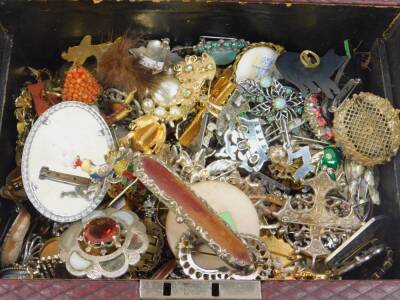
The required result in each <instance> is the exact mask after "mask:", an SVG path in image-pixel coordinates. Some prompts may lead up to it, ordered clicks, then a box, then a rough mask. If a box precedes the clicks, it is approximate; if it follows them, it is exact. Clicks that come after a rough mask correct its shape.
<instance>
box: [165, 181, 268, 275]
mask: <svg viewBox="0 0 400 300" xmlns="http://www.w3.org/2000/svg"><path fill="white" fill-rule="evenodd" d="M190 188H191V189H192V190H193V192H194V193H195V194H196V195H197V196H199V197H201V198H202V199H204V200H205V201H206V202H207V204H208V205H209V206H210V207H211V208H213V209H214V210H215V212H216V213H217V214H218V215H219V217H220V218H222V219H224V220H225V221H226V222H227V223H228V224H229V225H230V227H231V228H232V229H233V230H234V231H235V232H237V233H239V234H249V235H252V236H254V237H258V236H259V231H260V225H259V221H258V216H257V212H256V210H255V208H254V205H253V203H252V202H251V200H250V199H249V198H248V196H247V195H246V194H244V193H243V192H242V191H241V190H239V189H238V188H236V187H234V186H233V185H230V184H228V183H225V182H218V181H202V182H199V183H196V184H192V185H191V186H190ZM176 220H177V216H176V214H175V213H174V212H173V211H171V210H170V211H169V212H168V215H167V219H166V223H165V226H166V234H167V240H168V244H169V247H170V249H171V251H172V252H173V253H174V254H175V256H176V257H178V248H177V246H178V243H179V239H180V238H181V236H182V234H183V233H185V232H186V231H188V227H187V226H186V225H185V224H183V223H178V222H177V221H176ZM204 253H213V252H212V250H211V249H210V248H209V247H208V246H207V244H206V243H204V244H202V245H201V246H199V249H198V252H197V253H193V254H192V255H193V258H194V260H195V261H196V263H197V265H198V266H200V267H202V268H205V269H217V268H220V267H222V266H225V267H227V265H226V264H224V263H223V261H222V260H221V259H219V258H218V256H214V255H210V254H204Z"/></svg>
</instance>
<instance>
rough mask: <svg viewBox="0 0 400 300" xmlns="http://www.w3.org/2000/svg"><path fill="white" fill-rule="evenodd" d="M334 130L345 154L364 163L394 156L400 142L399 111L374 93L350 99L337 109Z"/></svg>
mask: <svg viewBox="0 0 400 300" xmlns="http://www.w3.org/2000/svg"><path fill="white" fill-rule="evenodd" d="M333 130H334V132H335V140H336V142H337V143H338V144H339V145H340V146H341V147H342V149H343V152H344V154H345V155H346V156H348V157H351V158H352V159H353V160H354V161H356V162H358V163H360V164H362V165H364V166H374V165H378V164H382V163H384V162H386V161H388V160H390V158H391V157H392V156H394V155H395V154H396V153H397V150H398V148H399V146H400V120H399V116H398V111H397V110H396V109H394V108H393V107H392V105H391V104H390V102H389V101H388V100H387V99H385V98H382V97H379V96H376V95H374V94H371V93H363V92H362V93H360V94H355V95H353V97H352V98H351V99H350V98H348V99H346V100H345V101H344V102H343V103H342V104H341V105H340V106H339V107H338V108H337V110H336V111H335V118H334V121H333Z"/></svg>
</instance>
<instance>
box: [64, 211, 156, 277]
mask: <svg viewBox="0 0 400 300" xmlns="http://www.w3.org/2000/svg"><path fill="white" fill-rule="evenodd" d="M148 243H149V241H148V238H147V235H146V227H145V226H144V224H143V223H142V222H140V221H139V218H138V216H137V215H136V214H134V213H133V212H131V211H129V210H116V209H113V208H108V209H106V210H97V211H94V212H92V213H91V214H90V215H89V216H87V217H86V218H84V219H82V220H81V221H80V222H78V223H75V224H73V225H71V226H70V228H68V229H67V231H65V232H64V233H63V235H62V236H61V239H60V242H59V247H60V258H61V259H62V260H63V261H64V262H65V264H66V267H67V270H68V272H69V273H71V274H72V275H74V276H78V277H82V276H87V277H88V278H91V279H98V278H101V277H102V276H104V277H107V278H116V277H119V276H122V275H123V274H125V273H126V272H127V271H128V268H129V266H134V265H136V264H137V263H138V262H139V261H140V257H141V254H142V253H144V252H146V249H147V247H148Z"/></svg>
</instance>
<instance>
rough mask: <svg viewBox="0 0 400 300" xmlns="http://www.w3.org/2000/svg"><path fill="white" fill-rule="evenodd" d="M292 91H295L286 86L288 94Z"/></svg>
mask: <svg viewBox="0 0 400 300" xmlns="http://www.w3.org/2000/svg"><path fill="white" fill-rule="evenodd" d="M291 93H293V90H292V89H291V88H289V87H287V88H286V94H287V95H290V94H291Z"/></svg>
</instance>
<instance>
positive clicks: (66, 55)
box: [61, 35, 111, 66]
mask: <svg viewBox="0 0 400 300" xmlns="http://www.w3.org/2000/svg"><path fill="white" fill-rule="evenodd" d="M110 46H111V43H104V44H98V45H92V36H90V35H86V36H84V38H83V39H82V41H81V43H80V44H79V45H78V46H74V47H69V48H68V51H67V52H63V53H62V54H61V57H62V58H63V59H65V60H66V61H69V62H72V63H73V66H82V65H83V64H84V63H85V61H86V60H87V59H88V58H89V57H91V56H94V57H96V60H97V61H99V58H100V57H101V56H102V55H103V53H104V52H106V50H107V49H108V48H109V47H110Z"/></svg>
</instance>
